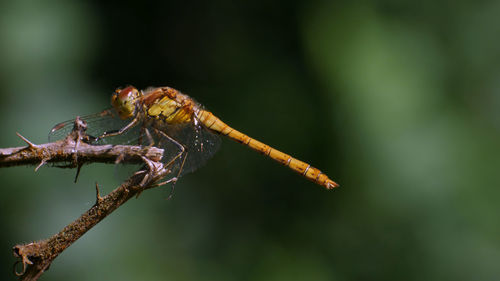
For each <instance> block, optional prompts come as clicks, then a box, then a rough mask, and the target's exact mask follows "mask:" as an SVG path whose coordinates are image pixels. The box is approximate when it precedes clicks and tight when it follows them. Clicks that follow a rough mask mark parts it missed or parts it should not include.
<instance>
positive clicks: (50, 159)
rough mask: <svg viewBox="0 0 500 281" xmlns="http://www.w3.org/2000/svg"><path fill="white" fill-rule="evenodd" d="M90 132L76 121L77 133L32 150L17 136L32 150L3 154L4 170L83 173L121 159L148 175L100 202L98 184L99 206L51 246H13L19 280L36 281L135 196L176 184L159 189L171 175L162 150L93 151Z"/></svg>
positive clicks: (134, 178)
mask: <svg viewBox="0 0 500 281" xmlns="http://www.w3.org/2000/svg"><path fill="white" fill-rule="evenodd" d="M85 128H86V124H85V123H84V122H83V121H81V120H80V119H79V118H77V119H76V120H75V128H74V129H73V131H72V132H71V133H70V135H68V137H66V139H64V140H61V141H57V142H54V143H47V144H41V145H36V144H33V143H31V142H30V141H29V140H27V139H26V138H24V137H22V136H21V135H19V134H18V136H19V137H20V138H22V139H23V140H24V141H25V142H26V143H27V144H28V146H27V147H16V148H6V149H0V167H8V166H14V165H29V164H38V166H37V168H36V169H38V168H39V167H40V166H42V165H44V164H45V163H61V162H62V163H65V164H64V165H62V166H59V167H80V166H81V165H83V164H84V163H91V162H104V163H114V162H115V161H116V159H120V162H123V163H138V162H141V163H145V164H146V166H147V169H146V170H144V171H138V172H136V173H135V174H134V175H132V176H131V177H130V178H129V179H128V180H127V181H125V182H124V183H123V184H122V185H120V186H119V187H117V188H116V189H115V190H113V191H112V192H110V193H109V194H108V195H106V196H104V197H101V196H100V194H99V188H98V186H97V184H96V203H95V204H94V206H92V208H90V209H89V210H88V211H87V212H85V213H84V214H82V215H81V216H80V217H79V218H78V219H76V220H75V221H74V222H72V223H70V224H69V225H67V226H66V227H64V228H63V229H62V230H61V231H60V232H59V233H57V234H55V235H54V236H52V237H50V238H48V239H46V240H42V241H37V242H32V243H28V244H22V245H16V246H14V248H13V253H14V256H15V257H17V258H19V260H18V262H16V264H15V271H16V275H18V276H19V278H20V280H37V279H38V278H39V277H40V276H41V275H42V274H43V272H45V271H46V270H47V269H48V267H49V266H50V264H51V263H52V261H53V260H54V259H55V258H56V257H57V256H58V255H59V254H60V253H61V252H62V251H64V250H65V249H66V248H67V247H69V246H71V244H73V242H75V241H76V240H77V239H78V238H80V237H81V236H82V235H84V234H85V233H86V232H87V231H88V230H90V229H91V228H92V227H93V226H95V225H96V224H97V223H99V222H100V221H101V220H103V219H104V218H105V217H106V216H108V215H109V214H110V213H112V212H113V211H114V210H116V209H117V208H118V207H120V206H121V205H122V204H124V203H125V202H127V201H128V200H129V199H130V198H132V197H133V196H138V195H139V194H140V193H141V192H142V191H144V190H146V189H149V188H153V187H155V186H158V185H162V184H166V183H169V182H171V181H175V180H176V178H173V179H171V180H168V181H165V182H162V183H158V182H159V181H160V180H161V179H162V178H163V177H165V176H166V175H167V174H169V172H170V171H169V170H168V169H166V168H165V167H164V166H163V164H162V163H161V162H160V160H161V156H162V154H163V150H162V149H159V148H155V147H146V148H145V147H141V146H112V145H103V146H95V145H89V144H87V143H86V142H88V137H87V135H86V134H85ZM20 264H21V265H22V266H21V265H20Z"/></svg>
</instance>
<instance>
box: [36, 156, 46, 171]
mask: <svg viewBox="0 0 500 281" xmlns="http://www.w3.org/2000/svg"><path fill="white" fill-rule="evenodd" d="M45 164H47V160H46V159H42V161H40V164H38V166H36V168H35V172H36V171H38V169H40V167H42V166H43V165H45Z"/></svg>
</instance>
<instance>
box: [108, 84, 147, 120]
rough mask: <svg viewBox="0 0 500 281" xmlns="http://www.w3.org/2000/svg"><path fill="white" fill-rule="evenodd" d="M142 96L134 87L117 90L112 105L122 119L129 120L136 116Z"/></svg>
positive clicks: (112, 98)
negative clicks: (139, 99) (137, 105)
mask: <svg viewBox="0 0 500 281" xmlns="http://www.w3.org/2000/svg"><path fill="white" fill-rule="evenodd" d="M141 95H142V94H141V92H139V90H137V89H136V88H135V87H133V86H128V87H126V88H123V89H117V90H116V91H115V93H114V94H113V95H112V96H111V104H112V105H113V107H114V108H115V110H116V111H117V112H118V115H119V116H120V118H121V119H128V118H131V117H133V116H134V115H135V113H136V112H135V111H136V102H137V99H138V98H139V97H140V96H141Z"/></svg>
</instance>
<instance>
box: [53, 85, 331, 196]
mask: <svg viewBox="0 0 500 281" xmlns="http://www.w3.org/2000/svg"><path fill="white" fill-rule="evenodd" d="M111 105H112V107H111V108H110V109H106V110H104V111H102V112H99V113H97V114H93V115H89V116H84V117H81V119H82V120H84V121H85V122H87V124H88V125H87V126H88V130H87V133H88V134H89V135H91V136H92V138H91V142H92V144H100V143H120V144H123V143H131V144H132V143H134V142H135V143H136V144H139V145H155V146H158V147H161V148H164V151H165V152H164V158H163V159H164V160H162V161H163V162H166V163H167V165H168V166H170V167H171V170H175V171H177V173H178V177H180V176H181V175H184V174H186V173H189V172H192V171H194V170H196V169H197V168H199V167H200V166H202V165H203V164H205V162H206V161H207V160H208V159H210V158H211V157H212V156H213V155H214V153H215V152H216V151H217V149H218V147H219V144H220V137H219V136H220V135H224V136H226V137H228V138H230V139H232V140H234V141H236V142H239V143H241V144H243V145H245V146H248V147H249V148H251V149H253V150H255V151H257V152H259V153H261V154H263V155H265V156H267V157H269V158H271V159H273V160H275V161H277V162H278V163H280V164H282V165H284V166H286V167H288V168H290V169H291V170H293V171H295V172H297V173H299V174H301V175H302V176H304V177H305V178H307V179H309V180H311V181H312V182H314V183H316V184H318V185H320V186H323V187H325V188H326V189H333V188H335V187H338V186H339V185H338V184H337V183H336V182H334V181H333V180H331V179H330V178H329V177H328V176H327V175H326V174H324V173H323V172H321V171H320V170H319V169H317V168H315V167H313V166H311V165H310V164H308V163H306V162H303V161H300V160H298V159H296V158H294V157H292V156H290V155H288V154H285V153H283V152H281V151H279V150H277V149H275V148H273V147H271V146H269V145H267V144H265V143H262V142H260V141H258V140H256V139H254V138H252V137H249V136H247V135H246V134H244V133H241V132H240V131H238V130H236V129H234V128H232V127H230V126H229V125H227V124H226V123H224V122H223V121H222V120H221V119H219V118H218V117H216V116H215V115H214V114H213V113H212V112H210V111H208V110H206V109H204V107H203V106H202V105H200V104H199V103H198V102H196V101H195V100H194V99H193V98H191V97H189V96H188V95H186V94H183V93H181V92H180V91H178V90H176V89H174V88H171V87H154V88H148V89H146V90H138V89H137V88H135V87H133V86H127V87H125V88H118V89H116V90H115V92H114V93H113V94H112V96H111ZM72 127H73V120H68V121H65V122H62V123H59V124H57V125H55V126H54V127H53V128H52V130H51V131H50V133H49V140H50V141H54V140H58V139H61V138H64V137H65V135H67V134H68V133H69V132H70V131H71V130H72Z"/></svg>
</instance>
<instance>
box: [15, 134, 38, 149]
mask: <svg viewBox="0 0 500 281" xmlns="http://www.w3.org/2000/svg"><path fill="white" fill-rule="evenodd" d="M16 135H17V136H18V137H19V138H21V139H22V140H23V141H24V142H25V143H27V144H28V146H29V147H30V148H38V145H36V144H34V143H32V142H30V141H29V140H28V139H27V138H25V137H23V136H22V135H21V134H20V133H17V132H16Z"/></svg>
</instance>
